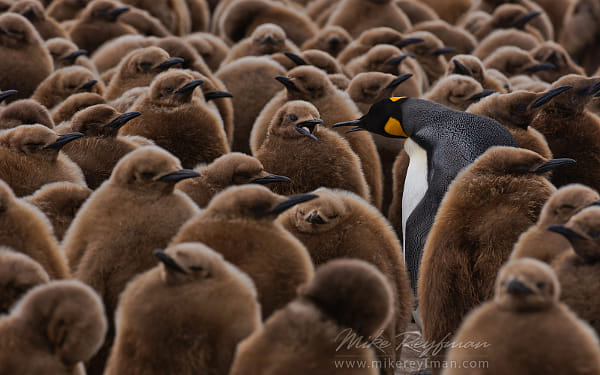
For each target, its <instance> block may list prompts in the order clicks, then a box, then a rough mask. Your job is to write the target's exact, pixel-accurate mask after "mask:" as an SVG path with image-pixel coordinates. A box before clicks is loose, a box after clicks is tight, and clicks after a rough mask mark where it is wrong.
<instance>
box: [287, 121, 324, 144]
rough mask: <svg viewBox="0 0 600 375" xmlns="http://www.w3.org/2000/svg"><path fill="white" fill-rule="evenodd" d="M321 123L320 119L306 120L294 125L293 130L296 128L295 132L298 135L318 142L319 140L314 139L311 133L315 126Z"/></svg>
mask: <svg viewBox="0 0 600 375" xmlns="http://www.w3.org/2000/svg"><path fill="white" fill-rule="evenodd" d="M322 123H323V120H321V119H313V120H307V121H302V122H299V123H297V124H296V125H294V128H296V131H297V132H298V133H300V134H302V135H305V136H307V137H309V138H310V139H312V140H315V141H318V140H319V139H318V138H317V137H315V136H314V135H313V134H312V133H313V131H314V130H315V126H317V125H318V124H322Z"/></svg>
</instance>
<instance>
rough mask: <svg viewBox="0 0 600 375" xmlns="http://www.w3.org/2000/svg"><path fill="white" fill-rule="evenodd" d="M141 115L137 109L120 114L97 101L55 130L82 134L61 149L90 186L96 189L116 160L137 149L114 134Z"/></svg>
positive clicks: (110, 170) (105, 178)
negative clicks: (77, 167)
mask: <svg viewBox="0 0 600 375" xmlns="http://www.w3.org/2000/svg"><path fill="white" fill-rule="evenodd" d="M140 115H141V113H140V112H136V111H132V112H126V113H120V112H118V111H117V110H115V109H114V108H113V107H111V106H109V105H106V104H98V105H94V106H91V107H88V108H86V109H83V110H81V111H79V112H77V113H76V114H75V115H74V116H73V118H72V119H71V122H70V123H69V124H68V125H67V124H65V125H64V126H61V129H60V130H58V131H59V132H60V131H63V132H78V133H82V134H83V135H84V136H83V137H82V138H80V139H77V140H75V141H74V142H71V143H69V144H68V145H66V146H65V147H63V152H64V153H65V154H67V156H68V157H69V158H70V159H71V160H73V161H74V162H75V163H77V165H79V167H80V168H81V170H82V171H83V175H84V176H85V181H86V183H87V185H88V186H89V187H90V189H92V190H94V189H96V188H98V187H99V186H100V185H101V184H102V183H103V182H104V181H106V180H107V179H108V178H109V177H110V175H111V173H112V171H113V168H114V167H115V165H116V164H117V163H118V162H119V160H121V158H122V157H123V156H125V155H126V154H128V153H130V152H131V151H133V150H135V149H137V148H138V146H137V145H136V144H135V143H132V142H130V141H128V140H126V139H124V138H122V137H117V134H118V133H119V129H120V128H121V127H122V126H123V125H125V124H126V123H127V122H129V121H131V120H133V119H134V118H136V117H138V116H140Z"/></svg>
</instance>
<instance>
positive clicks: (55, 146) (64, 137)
mask: <svg viewBox="0 0 600 375" xmlns="http://www.w3.org/2000/svg"><path fill="white" fill-rule="evenodd" d="M81 137H83V134H82V133H67V134H61V135H59V136H58V139H57V140H56V141H55V142H54V143H50V144H49V145H47V146H46V147H44V150H60V149H61V148H62V147H63V146H65V145H66V144H67V143H69V142H73V141H74V140H76V139H79V138H81Z"/></svg>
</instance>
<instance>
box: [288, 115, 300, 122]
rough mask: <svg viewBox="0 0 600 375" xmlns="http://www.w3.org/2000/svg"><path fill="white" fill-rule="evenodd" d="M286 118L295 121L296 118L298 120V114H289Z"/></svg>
mask: <svg viewBox="0 0 600 375" xmlns="http://www.w3.org/2000/svg"><path fill="white" fill-rule="evenodd" d="M288 118H289V119H290V120H291V121H296V120H298V116H296V115H289V116H288Z"/></svg>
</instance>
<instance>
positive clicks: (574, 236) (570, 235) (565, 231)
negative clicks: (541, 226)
mask: <svg viewBox="0 0 600 375" xmlns="http://www.w3.org/2000/svg"><path fill="white" fill-rule="evenodd" d="M546 229H547V230H549V231H550V232H554V233H558V234H560V235H562V236H564V237H565V238H566V239H568V240H585V238H584V237H583V236H581V235H580V234H578V233H576V232H574V231H572V230H571V229H569V228H567V227H565V226H564V225H550V226H549V227H548V228H546Z"/></svg>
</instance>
